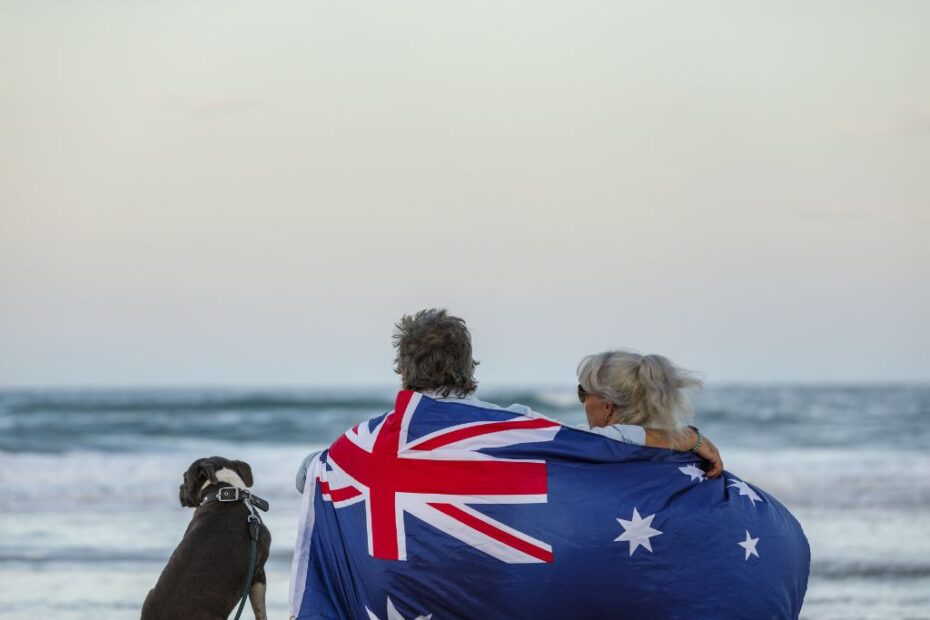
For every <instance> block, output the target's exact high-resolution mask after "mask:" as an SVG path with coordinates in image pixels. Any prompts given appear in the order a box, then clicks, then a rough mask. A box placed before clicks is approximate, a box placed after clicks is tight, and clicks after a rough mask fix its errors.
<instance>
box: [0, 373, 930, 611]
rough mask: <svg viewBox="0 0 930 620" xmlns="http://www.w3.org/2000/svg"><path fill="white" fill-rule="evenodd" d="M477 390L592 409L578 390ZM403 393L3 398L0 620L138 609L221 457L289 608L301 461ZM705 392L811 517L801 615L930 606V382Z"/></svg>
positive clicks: (566, 414) (567, 415) (772, 485)
mask: <svg viewBox="0 0 930 620" xmlns="http://www.w3.org/2000/svg"><path fill="white" fill-rule="evenodd" d="M479 397H481V398H484V399H485V400H490V401H493V402H497V403H500V404H510V403H512V402H521V403H524V404H527V405H530V406H531V407H533V408H534V409H536V410H538V411H540V412H543V413H546V414H549V415H552V416H554V417H556V418H558V419H560V420H563V421H565V422H567V423H571V424H575V423H579V422H582V421H583V420H584V414H583V412H582V410H581V407H580V406H579V404H578V402H577V400H576V399H575V397H574V394H573V389H572V388H570V387H567V386H566V387H564V388H546V389H539V388H536V389H522V390H521V389H509V390H508V389H496V390H481V391H480V392H479ZM392 399H393V390H391V389H344V390H322V389H317V390H302V391H284V390H273V391H259V390H159V391H19V392H12V391H7V392H2V393H0V617H2V618H8V619H10V620H27V619H28V620H33V619H35V618H55V619H56V620H78V619H85V618H86V619H93V620H108V619H114V620H116V619H120V620H121V619H130V618H138V616H139V610H140V608H141V604H142V601H143V600H144V598H145V596H146V594H147V593H148V590H149V589H150V588H151V587H152V586H153V585H154V584H155V581H156V580H157V578H158V575H159V573H160V572H161V569H162V568H163V566H164V565H165V562H166V561H167V559H168V556H169V555H170V553H171V551H172V550H173V549H174V547H175V546H176V545H177V543H178V541H179V540H180V537H181V536H182V534H183V533H184V529H185V527H186V526H187V523H188V521H189V520H190V517H191V510H190V509H186V508H182V507H181V506H180V505H179V503H178V485H179V484H180V483H181V475H182V474H183V472H184V471H185V469H186V468H187V466H188V465H189V464H190V463H191V461H193V460H194V459H196V458H199V457H203V456H211V455H221V456H225V457H228V458H233V459H240V460H244V461H247V462H249V463H250V464H251V465H252V469H253V473H254V477H255V487H254V490H255V492H256V493H257V494H258V495H260V496H262V497H264V498H266V499H268V500H269V501H270V502H271V507H272V509H271V511H270V512H269V513H268V514H267V516H266V517H265V522H266V523H267V525H268V526H269V528H270V529H271V531H272V535H273V543H272V549H271V557H270V559H269V561H268V564H267V566H266V570H267V574H268V595H267V603H268V608H269V617H271V618H281V619H283V618H286V617H287V614H288V611H287V587H288V573H289V570H290V560H291V551H292V549H293V544H294V540H295V537H296V519H297V510H298V499H299V496H298V494H297V492H296V489H295V488H294V474H295V472H296V468H297V466H298V464H299V463H300V461H301V459H302V458H303V456H304V455H306V454H307V453H308V452H309V451H311V450H314V449H318V448H321V447H324V446H325V445H328V444H329V443H330V442H331V441H333V440H334V439H335V438H336V437H337V436H338V435H339V434H340V433H341V432H343V431H344V430H345V429H347V428H348V427H350V426H352V425H354V424H356V423H357V422H359V421H361V420H364V419H367V418H369V417H371V416H374V415H379V414H381V413H383V412H384V411H386V410H387V409H389V408H390V405H391V403H392ZM694 400H695V409H696V416H697V421H698V424H699V425H700V426H701V428H702V430H703V431H704V432H705V433H706V434H707V435H708V436H709V437H711V438H712V439H713V440H714V441H715V442H716V443H717V445H718V447H719V448H720V451H721V453H722V455H723V458H724V462H725V465H726V468H727V469H728V470H730V471H732V472H734V473H735V474H737V475H739V476H740V477H741V478H743V479H745V480H747V481H749V482H752V483H754V484H756V485H758V486H760V487H762V488H763V489H765V490H766V491H768V492H769V493H771V494H772V495H774V496H775V497H777V498H778V499H780V500H781V501H782V502H783V503H784V504H785V505H787V506H788V507H789V508H790V509H791V510H792V512H793V513H794V514H795V515H796V516H797V517H798V519H799V520H800V522H801V524H802V525H803V527H804V530H805V532H806V534H807V536H808V538H809V540H810V544H811V551H812V570H811V580H810V587H809V589H808V594H807V598H806V602H805V605H804V610H803V613H802V618H809V619H828V618H836V619H841V618H842V619H844V620H845V619H854V618H930V456H928V450H927V447H928V446H930V386H869V387H849V386H803V387H801V386H711V387H708V388H706V389H705V390H704V391H702V392H700V393H698V394H696V395H695V398H694ZM708 595H709V596H712V593H708ZM244 615H245V616H247V617H250V611H246V612H245V614H244Z"/></svg>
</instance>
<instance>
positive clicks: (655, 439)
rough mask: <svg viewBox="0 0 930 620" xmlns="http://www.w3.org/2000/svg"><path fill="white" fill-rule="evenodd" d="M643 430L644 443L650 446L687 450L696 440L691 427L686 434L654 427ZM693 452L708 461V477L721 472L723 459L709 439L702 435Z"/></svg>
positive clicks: (713, 476) (696, 437) (715, 475)
mask: <svg viewBox="0 0 930 620" xmlns="http://www.w3.org/2000/svg"><path fill="white" fill-rule="evenodd" d="M644 430H645V431H646V445H647V446H649V447H652V448H671V449H672V450H680V451H682V452H689V451H690V450H691V449H692V448H694V445H695V444H696V443H697V441H698V436H697V433H695V432H694V430H693V429H691V428H689V429H688V433H687V434H686V435H679V434H678V433H674V434H673V433H669V432H668V431H663V430H659V429H656V428H647V429H644ZM695 454H697V455H698V456H699V457H701V458H702V459H704V460H705V461H707V462H708V463H710V467H709V468H708V470H707V473H706V475H707V477H708V478H716V477H717V476H719V475H720V474H722V473H723V460H721V458H720V452H719V451H718V450H717V446H715V445H714V444H713V443H712V442H711V440H710V439H708V438H707V437H703V438H702V439H701V445H700V446H699V447H698V449H697V450H696V451H695Z"/></svg>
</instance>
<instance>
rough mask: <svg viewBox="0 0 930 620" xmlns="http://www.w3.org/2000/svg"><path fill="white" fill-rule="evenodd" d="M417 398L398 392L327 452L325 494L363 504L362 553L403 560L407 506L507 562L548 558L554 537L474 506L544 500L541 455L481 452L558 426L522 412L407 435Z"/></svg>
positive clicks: (339, 503) (337, 501)
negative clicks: (380, 414)
mask: <svg viewBox="0 0 930 620" xmlns="http://www.w3.org/2000/svg"><path fill="white" fill-rule="evenodd" d="M421 398H422V397H421V395H420V394H419V393H417V392H413V391H407V390H405V391H402V392H400V394H398V397H397V401H396V403H395V407H394V410H393V411H391V412H390V413H388V414H387V415H386V416H384V418H383V419H382V420H381V421H380V422H379V423H378V424H377V425H376V426H374V427H373V428H372V427H371V426H370V425H369V423H367V422H365V423H362V424H359V425H358V426H355V427H354V428H352V429H351V430H349V431H348V432H346V433H345V434H344V435H343V436H342V437H340V438H339V439H338V440H336V442H335V443H334V444H333V445H332V446H331V447H330V449H329V454H328V457H327V460H326V462H327V464H328V466H329V468H322V469H321V470H320V473H319V475H318V477H317V483H318V484H319V485H320V490H321V492H322V496H323V498H324V499H325V500H327V501H330V502H332V503H333V505H334V507H336V508H342V507H345V506H349V505H352V504H355V503H357V502H365V509H366V521H367V529H368V552H369V554H370V555H371V556H373V557H375V558H379V559H385V560H406V559H407V539H406V535H405V533H404V514H405V513H407V514H410V515H413V516H414V517H417V518H419V519H422V520H423V521H425V522H426V523H428V524H430V525H432V526H434V527H436V528H437V529H439V530H441V531H442V532H445V533H446V534H448V535H449V536H452V537H454V538H456V539H458V540H460V541H462V542H464V543H466V544H468V545H471V546H473V547H475V548H477V549H480V550H481V551H483V552H485V553H487V554H489V555H491V556H493V557H495V558H497V559H499V560H502V561H504V562H507V563H514V564H524V563H551V562H552V561H553V555H552V547H551V546H550V545H548V544H547V543H545V542H543V541H541V540H537V539H536V538H533V537H532V536H529V535H527V534H526V533H524V532H521V531H519V530H516V529H514V528H512V527H509V526H507V525H505V524H503V523H500V522H499V521H496V520H495V519H492V518H491V517H489V516H487V515H485V514H483V513H481V512H479V511H477V510H475V509H473V508H471V507H470V505H472V504H527V503H545V502H546V501H547V472H546V462H545V461H543V460H529V459H525V460H524V459H504V458H498V457H494V456H491V455H489V454H486V453H483V452H479V450H481V449H487V448H496V447H503V446H511V445H514V444H519V443H528V442H542V441H551V440H552V439H554V438H555V435H556V433H557V432H558V431H559V429H560V428H561V425H560V424H559V423H558V422H555V421H553V420H549V419H547V418H542V417H531V416H528V415H518V416H517V417H514V418H511V419H507V420H496V421H478V422H469V423H465V424H457V425H453V426H450V427H448V428H443V429H440V430H437V431H435V432H432V433H429V434H427V435H424V436H422V437H418V438H416V439H414V440H410V439H409V438H408V431H409V427H410V423H411V420H412V418H413V416H414V415H415V413H416V410H417V407H418V406H419V405H420V402H421Z"/></svg>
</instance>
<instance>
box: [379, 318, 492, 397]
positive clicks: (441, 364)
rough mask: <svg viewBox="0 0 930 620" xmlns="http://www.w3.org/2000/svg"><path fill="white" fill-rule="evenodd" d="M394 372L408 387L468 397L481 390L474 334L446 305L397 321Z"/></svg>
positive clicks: (406, 387) (405, 387) (408, 388)
mask: <svg viewBox="0 0 930 620" xmlns="http://www.w3.org/2000/svg"><path fill="white" fill-rule="evenodd" d="M394 350H395V352H396V356H395V358H394V372H396V373H397V374H399V375H400V377H401V382H402V383H403V386H404V389H407V390H432V391H435V392H438V393H439V394H441V395H442V396H448V395H449V394H450V393H454V394H455V395H456V396H460V397H465V396H468V395H469V394H471V393H472V392H474V391H475V390H476V389H478V382H477V381H475V367H476V366H477V365H478V362H477V361H475V360H474V359H473V358H472V353H471V334H470V333H469V332H468V328H467V327H466V326H465V321H463V320H462V319H460V318H458V317H456V316H451V315H450V314H448V313H447V312H446V310H445V309H443V308H430V309H428V310H420V311H419V312H417V313H416V314H414V315H412V316H411V315H409V314H407V315H404V316H403V317H401V319H400V320H399V321H398V322H397V323H395V324H394Z"/></svg>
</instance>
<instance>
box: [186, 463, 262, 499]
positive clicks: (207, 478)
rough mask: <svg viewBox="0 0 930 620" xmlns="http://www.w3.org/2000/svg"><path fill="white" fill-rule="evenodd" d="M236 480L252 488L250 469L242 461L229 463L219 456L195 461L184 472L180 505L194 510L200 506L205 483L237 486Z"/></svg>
mask: <svg viewBox="0 0 930 620" xmlns="http://www.w3.org/2000/svg"><path fill="white" fill-rule="evenodd" d="M238 480H241V481H242V483H243V484H244V485H245V486H247V487H251V486H252V468H251V467H249V464H248V463H245V462H243V461H230V460H229V459H224V458H223V457H221V456H211V457H208V458H203V459H197V460H196V461H194V462H193V463H191V466H190V467H188V468H187V471H186V472H184V481H183V482H182V483H181V488H180V498H181V505H182V506H188V507H191V508H196V507H197V506H199V505H200V500H201V499H202V497H201V491H202V489H203V488H204V483H205V482H210V483H214V484H215V483H219V482H225V483H227V484H230V485H233V486H238V485H237V484H235V483H236V482H237V481H238Z"/></svg>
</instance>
